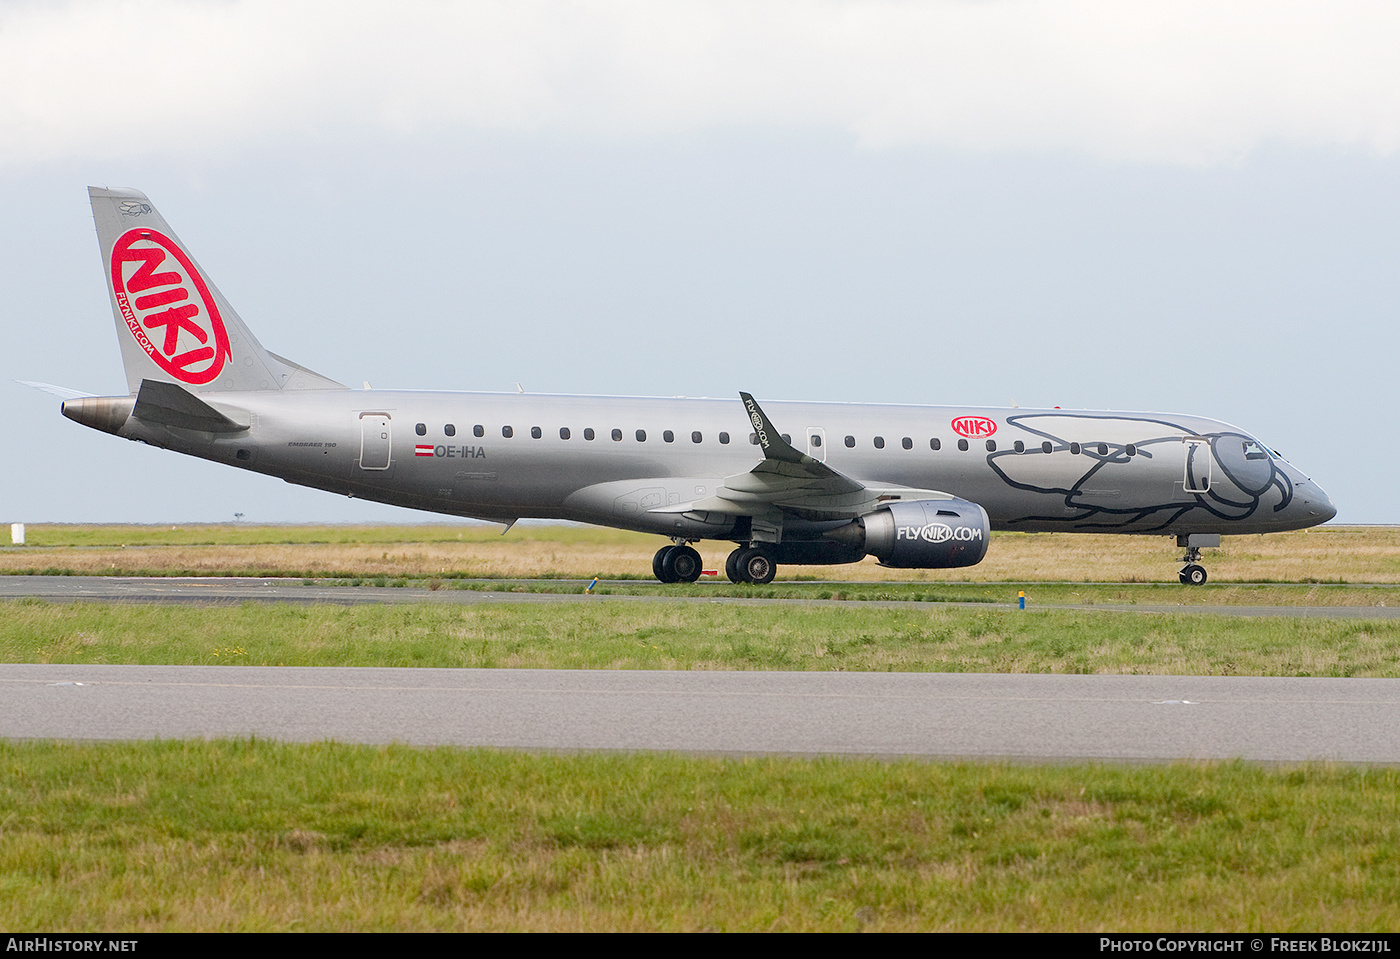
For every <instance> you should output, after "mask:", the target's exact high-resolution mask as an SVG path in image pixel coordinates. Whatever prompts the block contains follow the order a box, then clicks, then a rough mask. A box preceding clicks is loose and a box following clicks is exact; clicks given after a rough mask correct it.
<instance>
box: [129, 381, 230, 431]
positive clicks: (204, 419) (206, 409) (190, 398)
mask: <svg viewBox="0 0 1400 959" xmlns="http://www.w3.org/2000/svg"><path fill="white" fill-rule="evenodd" d="M131 415H132V416H134V417H136V418H137V419H141V420H145V421H146V422H147V423H159V424H161V425H163V426H174V427H177V428H179V429H184V430H202V431H204V432H206V433H239V432H242V431H243V430H246V429H247V428H248V427H249V426H250V425H251V424H252V419H251V418H250V417H249V416H248V414H247V413H245V412H244V411H242V410H237V409H233V408H231V407H227V406H226V407H224V411H223V412H221V411H220V410H217V409H215V408H214V407H212V406H210V405H209V404H208V403H206V402H204V401H203V400H201V399H200V398H199V397H197V396H195V395H194V394H193V393H187V392H186V391H184V390H182V389H181V388H180V387H178V386H176V385H175V384H174V383H164V382H161V381H160V380H142V381H141V390H140V392H138V393H137V394H136V407H135V408H134V409H133V410H132V411H131Z"/></svg>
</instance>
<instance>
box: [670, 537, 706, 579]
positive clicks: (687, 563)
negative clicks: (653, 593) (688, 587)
mask: <svg viewBox="0 0 1400 959" xmlns="http://www.w3.org/2000/svg"><path fill="white" fill-rule="evenodd" d="M704 567H705V561H704V560H702V559H701V558H700V554H699V553H698V552H696V551H695V549H694V548H692V547H690V546H672V547H671V548H670V549H669V550H667V551H666V555H665V557H664V558H662V560H661V572H662V573H664V574H665V575H666V579H665V582H667V583H693V582H695V581H696V580H697V579H699V578H700V571H701V570H702V569H704Z"/></svg>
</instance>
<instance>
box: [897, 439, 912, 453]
mask: <svg viewBox="0 0 1400 959" xmlns="http://www.w3.org/2000/svg"><path fill="white" fill-rule="evenodd" d="M899 443H900V445H901V446H903V447H904V448H905V449H907V450H912V449H913V448H914V441H913V440H912V439H911V438H910V437H908V436H906V437H904V439H902V440H900V441H899Z"/></svg>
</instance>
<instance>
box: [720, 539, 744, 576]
mask: <svg viewBox="0 0 1400 959" xmlns="http://www.w3.org/2000/svg"><path fill="white" fill-rule="evenodd" d="M743 552H744V550H743V548H742V547H741V548H739V549H736V550H735V551H734V552H732V553H730V554H729V556H728V557H726V558H725V560H724V575H726V576H728V577H729V581H730V582H731V583H742V582H743V581H744V575H743V573H742V572H740V570H739V556H740V554H741V553H743Z"/></svg>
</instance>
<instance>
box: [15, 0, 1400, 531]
mask: <svg viewBox="0 0 1400 959" xmlns="http://www.w3.org/2000/svg"><path fill="white" fill-rule="evenodd" d="M1396 49H1400V6H1397V5H1395V4H1393V3H1390V2H1346V0H1333V2H1326V3H1302V2H1287V0H1270V2H1233V0H1214V2H1191V0H1170V2H1157V0H1139V2H1134V3H1131V4H1125V3H1122V2H1118V0H1081V2H1027V0H934V2H926V3H912V2H890V3H850V2H834V0H831V2H822V0H803V2H768V0H744V2H723V0H721V2H709V3H690V2H681V0H675V2H663V3H657V2H654V0H652V2H596V3H583V2H579V3H567V2H530V0H510V2H503V3H487V2H482V3H445V2H420V0H396V2H395V3H392V4H388V3H378V4H371V3H359V2H353V0H339V2H320V0H309V2H299V3H297V2H294V3H287V2H277V3H274V2H261V0H253V2H240V0H220V2H181V3H174V2H166V0H91V2H71V3H53V2H48V3H33V2H13V0H0V190H2V191H3V194H4V196H5V202H4V204H3V209H4V210H5V211H6V213H7V214H8V216H7V220H8V223H9V226H10V229H7V230H4V231H0V289H3V291H4V296H3V299H0V331H3V334H4V339H3V343H4V345H3V347H0V397H3V398H4V399H5V400H6V402H7V406H8V408H9V409H10V414H9V415H8V416H6V417H5V418H4V420H3V425H0V440H3V441H4V448H5V449H6V451H7V454H6V455H7V459H8V462H7V464H6V468H5V469H4V470H3V471H0V521H3V522H31V523H38V522H146V523H162V522H169V523H178V522H221V521H228V520H232V519H233V517H234V515H235V514H236V513H241V514H242V515H243V517H244V519H245V521H248V522H342V521H343V522H365V521H398V522H411V521H419V520H431V519H433V517H432V516H431V515H429V514H423V513H418V512H414V511H409V510H403V509H398V508H395V507H388V506H380V505H375V504H368V503H363V502H360V501H355V500H347V499H344V498H341V497H336V496H333V495H330V494H326V493H320V492H316V491H311V490H304V489H299V488H296V487H292V486H290V485H288V484H285V483H283V482H281V481H280V480H276V479H272V478H269V477H264V476H259V475H255V474H249V473H244V472H242V471H237V470H230V469H228V468H226V467H221V466H216V465H214V464H209V463H204V462H202V461H198V460H194V459H190V458H187V457H182V456H180V455H178V454H175V453H170V452H166V451H159V450H155V449H152V448H149V447H145V446H142V445H140V444H135V443H130V442H127V441H124V440H121V439H119V438H117V437H113V436H108V435H105V434H101V433H97V432H94V431H92V430H89V429H86V428H84V427H81V426H79V425H78V424H76V423H72V422H70V421H68V420H66V419H64V418H63V417H62V416H61V415H60V413H59V401H58V400H57V399H56V398H55V397H53V396H50V395H48V394H46V393H42V392H38V391H35V390H32V389H29V388H27V387H24V386H21V385H19V384H18V383H17V382H15V381H17V380H34V381H41V382H46V383H53V384H58V385H61V386H65V387H71V388H74V389H79V390H83V391H86V392H90V393H97V394H102V395H114V394H122V393H125V392H126V387H125V379H124V376H123V373H122V369H121V363H120V357H119V354H118V350H117V342H116V331H115V325H114V322H113V319H112V316H111V308H110V306H109V301H108V297H107V294H106V291H105V287H104V285H103V277H102V269H101V265H100V263H99V258H98V253H97V243H96V237H95V234H94V231H93V226H92V218H91V212H90V209H89V207H88V202H87V196H86V191H85V189H84V188H85V187H86V186H88V185H89V184H96V185H105V186H113V187H135V188H137V189H140V190H142V191H144V192H145V193H147V194H148V195H149V196H150V198H151V200H152V201H153V203H154V204H155V205H156V206H157V207H158V208H159V209H160V211H161V213H162V214H163V215H164V216H165V218H166V219H167V220H168V221H169V222H170V223H171V225H172V226H173V227H174V228H175V230H176V231H178V233H179V235H180V237H181V238H182V239H183V240H184V242H185V243H186V244H187V246H188V247H189V248H190V249H191V250H192V251H193V253H194V255H195V256H196V257H197V258H198V259H199V261H200V264H201V265H202V266H203V267H204V269H205V271H206V273H207V274H209V275H210V277H211V278H212V279H213V280H214V281H215V282H216V283H217V284H218V286H219V287H220V288H221V290H222V291H223V293H224V294H225V295H226V296H227V297H228V299H229V300H230V302H232V303H233V305H234V306H235V307H236V308H237V310H238V312H239V313H240V315H241V316H242V317H243V319H244V320H245V321H246V322H247V323H248V324H249V326H250V327H251V328H252V329H253V330H254V332H256V333H257V335H258V336H259V338H260V339H261V340H262V342H263V343H264V344H265V345H266V346H267V347H268V348H270V349H272V350H273V351H275V352H277V353H280V354H281V355H283V356H287V357H289V358H291V359H293V360H295V361H297V362H299V363H301V364H303V365H305V366H308V367H310V368H311V369H314V370H316V371H318V372H320V373H324V374H325V375H327V376H330V377H332V378H335V379H338V380H340V381H341V382H344V383H347V384H351V385H354V386H359V385H360V384H361V383H362V382H364V381H369V382H371V383H372V384H373V385H374V387H376V388H380V389H383V388H397V387H402V388H422V389H464V390H506V391H511V390H514V389H516V385H517V384H520V385H521V386H522V387H523V388H524V389H526V390H527V391H529V392H541V393H602V394H627V395H664V396H670V395H678V394H679V395H690V396H735V397H736V403H737V402H738V400H737V393H738V391H739V390H746V391H748V392H751V393H753V394H754V395H755V396H757V397H759V399H760V402H762V401H763V400H765V399H771V400H782V399H812V400H833V401H851V402H881V403H923V404H933V405H938V404H949V405H987V406H1009V405H1012V404H1017V405H1020V406H1023V407H1029V406H1062V407H1066V408H1092V409H1116V410H1153V411H1162V412H1185V413H1198V414H1202V415H1206V416H1211V417H1214V418H1217V419H1221V420H1225V421H1227V422H1230V423H1233V424H1235V425H1236V426H1239V427H1241V428H1243V429H1245V430H1247V431H1249V432H1251V433H1253V434H1254V435H1256V436H1258V437H1259V438H1260V439H1262V440H1263V441H1264V442H1265V443H1266V444H1268V445H1270V446H1271V447H1273V448H1275V449H1277V450H1279V451H1280V452H1281V453H1283V454H1284V455H1285V456H1286V457H1287V458H1288V459H1289V460H1290V461H1291V462H1293V463H1294V464H1295V465H1297V466H1298V467H1299V468H1301V469H1303V470H1304V471H1305V472H1307V473H1309V474H1310V475H1312V476H1313V478H1314V479H1316V480H1317V481H1318V482H1319V483H1321V484H1322V486H1323V487H1324V488H1326V489H1327V491H1328V492H1329V493H1330V494H1331V495H1332V498H1333V499H1334V501H1335V502H1336V503H1337V506H1338V516H1337V519H1336V522H1338V523H1400V500H1397V498H1396V497H1395V496H1393V495H1392V493H1391V490H1392V488H1393V487H1394V486H1395V482H1394V480H1393V477H1395V476H1396V475H1400V449H1398V448H1397V444H1392V443H1390V442H1389V441H1387V440H1385V439H1384V437H1380V438H1378V432H1377V431H1378V430H1379V429H1380V428H1381V427H1382V426H1383V425H1384V423H1385V422H1386V421H1387V415H1388V413H1387V411H1388V410H1390V409H1391V408H1393V406H1394V405H1395V403H1394V397H1395V393H1396V383H1395V379H1396V376H1395V372H1394V370H1395V366H1396V357H1397V355H1400V332H1397V328H1396V326H1397V324H1396V323H1395V322H1394V319H1395V312H1396V305H1397V303H1400V296H1397V294H1400V57H1397V56H1395V54H1394V51H1395V50H1396ZM21 225H22V226H23V229H20V228H19V227H20V226H21Z"/></svg>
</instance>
